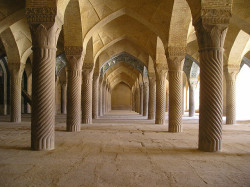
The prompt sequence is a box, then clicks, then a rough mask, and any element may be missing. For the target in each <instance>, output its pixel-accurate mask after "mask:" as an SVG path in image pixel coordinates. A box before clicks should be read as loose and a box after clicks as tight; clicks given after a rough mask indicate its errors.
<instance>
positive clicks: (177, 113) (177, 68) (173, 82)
mask: <svg viewBox="0 0 250 187" xmlns="http://www.w3.org/2000/svg"><path fill="white" fill-rule="evenodd" d="M184 57H185V48H183V47H169V48H168V54H167V60H168V68H169V112H168V116H169V132H181V131H182V112H183V108H182V105H183V90H182V89H183V84H182V78H183V76H182V74H183V71H182V68H183V62H184V61H183V59H184Z"/></svg>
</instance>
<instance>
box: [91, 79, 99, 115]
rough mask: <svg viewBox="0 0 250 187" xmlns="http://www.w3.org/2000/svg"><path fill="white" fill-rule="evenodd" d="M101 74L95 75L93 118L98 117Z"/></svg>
mask: <svg viewBox="0 0 250 187" xmlns="http://www.w3.org/2000/svg"><path fill="white" fill-rule="evenodd" d="M98 96H99V75H94V76H93V108H92V111H93V119H97V118H98V108H99V107H98Z"/></svg>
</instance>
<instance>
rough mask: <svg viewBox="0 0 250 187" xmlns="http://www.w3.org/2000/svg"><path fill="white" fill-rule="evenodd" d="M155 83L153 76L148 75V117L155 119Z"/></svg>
mask: <svg viewBox="0 0 250 187" xmlns="http://www.w3.org/2000/svg"><path fill="white" fill-rule="evenodd" d="M155 102H156V83H155V76H153V77H149V104H148V119H155V104H156V103H155Z"/></svg>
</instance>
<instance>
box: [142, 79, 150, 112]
mask: <svg viewBox="0 0 250 187" xmlns="http://www.w3.org/2000/svg"><path fill="white" fill-rule="evenodd" d="M148 89H149V88H148V83H147V82H145V83H144V84H143V116H148Z"/></svg>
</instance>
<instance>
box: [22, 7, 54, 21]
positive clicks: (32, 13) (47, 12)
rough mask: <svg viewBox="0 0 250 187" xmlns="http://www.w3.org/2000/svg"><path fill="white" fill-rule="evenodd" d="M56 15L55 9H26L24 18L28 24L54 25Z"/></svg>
mask: <svg viewBox="0 0 250 187" xmlns="http://www.w3.org/2000/svg"><path fill="white" fill-rule="evenodd" d="M56 13H57V10H56V7H51V8H49V7H42V8H26V16H27V20H28V22H29V23H48V22H52V23H54V22H55V17H56Z"/></svg>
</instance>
